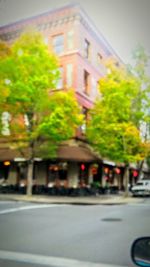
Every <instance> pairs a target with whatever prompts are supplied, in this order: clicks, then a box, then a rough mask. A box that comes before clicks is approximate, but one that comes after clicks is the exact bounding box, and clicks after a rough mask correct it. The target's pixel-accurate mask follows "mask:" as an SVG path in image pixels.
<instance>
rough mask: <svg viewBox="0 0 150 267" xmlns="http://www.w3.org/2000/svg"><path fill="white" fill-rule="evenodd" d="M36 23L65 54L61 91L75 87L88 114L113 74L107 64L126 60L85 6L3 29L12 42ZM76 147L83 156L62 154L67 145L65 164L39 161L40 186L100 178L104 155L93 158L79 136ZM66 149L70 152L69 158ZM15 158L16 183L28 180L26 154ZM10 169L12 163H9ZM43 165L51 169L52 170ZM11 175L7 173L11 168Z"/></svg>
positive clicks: (0, 31) (54, 47) (51, 45)
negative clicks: (102, 84) (103, 80)
mask: <svg viewBox="0 0 150 267" xmlns="http://www.w3.org/2000/svg"><path fill="white" fill-rule="evenodd" d="M30 27H32V28H36V29H37V30H38V31H40V32H41V33H42V34H43V37H44V40H45V43H46V44H47V45H48V46H49V49H50V50H52V51H53V52H54V53H56V54H57V55H58V56H59V59H60V72H61V78H60V80H59V81H58V84H57V89H58V90H59V89H64V88H68V89H69V88H73V89H74V90H75V93H76V97H77V100H78V102H79V104H80V105H81V107H82V112H83V114H84V115H85V117H87V116H88V110H89V109H90V108H91V107H92V105H93V103H94V101H95V99H96V97H97V96H98V95H99V93H98V90H97V84H98V81H99V80H100V78H101V77H103V76H104V75H105V74H106V73H107V69H106V67H105V64H104V63H105V62H106V60H108V59H110V58H111V59H113V60H114V61H115V63H116V64H117V65H119V64H122V62H121V60H120V59H119V57H118V56H117V55H116V53H115V51H114V50H113V49H112V47H111V46H110V45H109V44H108V42H107V41H106V40H105V38H104V37H103V36H102V35H101V33H100V32H99V31H98V30H97V28H96V27H95V26H94V24H93V23H92V22H91V20H90V18H89V17H88V15H87V14H86V13H85V12H84V10H82V8H81V7H80V6H79V5H76V4H72V5H68V6H65V7H62V8H59V9H56V10H52V11H49V12H47V13H44V14H41V15H37V16H34V17H32V18H28V19H24V20H22V21H18V22H15V23H12V24H9V25H6V26H3V27H0V39H1V40H3V41H6V42H8V43H12V42H13V41H14V40H15V39H16V38H17V37H18V36H19V35H20V34H21V32H23V31H25V30H26V29H28V28H30ZM85 127H86V125H82V127H81V131H80V133H79V135H80V137H81V136H82V134H83V135H84V130H85ZM70 147H73V148H72V151H73V149H74V147H78V148H79V150H80V151H78V152H77V153H81V154H82V153H83V154H82V158H80V157H75V154H74V153H73V152H72V151H71V152H70V151H68V152H67V150H65V152H62V151H64V150H63V149H65V148H64V147H63V148H61V149H60V150H61V152H60V151H59V152H60V155H59V156H58V160H60V161H61V162H59V164H58V161H57V163H56V162H52V163H50V162H38V161H36V162H35V178H36V182H38V184H45V183H46V184H49V183H51V182H53V181H54V180H59V179H57V178H58V177H60V176H61V177H63V179H62V180H63V181H64V180H65V181H66V180H67V182H68V181H69V184H70V186H74V185H75V186H77V184H78V183H79V180H80V182H81V180H82V179H81V178H82V176H84V180H85V181H86V183H87V184H88V183H91V182H93V179H94V177H96V178H95V179H96V180H98V179H99V178H98V176H100V175H101V176H102V171H101V170H99V167H96V168H95V167H93V166H96V165H93V164H96V163H97V162H99V157H97V156H96V155H94V154H92V152H90V153H91V154H90V156H89V157H86V155H87V153H88V152H87V151H86V152H85V151H83V150H84V149H87V148H85V147H84V149H83V145H82V146H81V145H80V144H79V142H78V144H77V141H76V144H75V143H74V140H73V141H72V144H71V145H70ZM81 147H82V148H81ZM1 151H2V150H1ZM63 153H65V154H64V157H63ZM66 153H68V156H66ZM69 153H71V154H69ZM3 155H4V154H3ZM70 155H71V156H70ZM71 157H72V158H71ZM1 160H5V161H7V160H9V158H7V157H6V158H5V157H3V156H2V152H1ZM10 160H13V164H11V165H12V168H11V172H10V174H11V175H9V176H11V177H14V178H13V181H14V179H19V178H18V177H19V176H21V175H22V177H23V179H25V177H24V176H25V175H24V174H23V173H25V171H23V170H21V168H22V169H23V168H24V169H25V168H26V166H25V163H24V162H23V163H22V161H23V159H21V157H20V155H16V154H14V155H13V156H12V157H11V158H10ZM15 162H17V164H18V165H17V166H19V164H20V166H21V168H20V169H18V172H17V175H18V176H17V178H16V172H15V168H16V164H15ZM84 164H85V165H86V166H85V165H84ZM68 166H69V167H68ZM97 166H98V165H97ZM6 168H7V169H8V168H10V166H9V165H8V166H7V167H6V166H5V169H6ZM84 168H86V170H85V169H84ZM43 169H46V174H45V172H43ZM5 173H7V172H6V171H5ZM37 173H38V175H37ZM59 173H60V175H59ZM83 174H84V175H83ZM96 174H97V176H96ZM6 176H8V174H7V175H6ZM39 177H40V178H39ZM37 180H38V181H37Z"/></svg>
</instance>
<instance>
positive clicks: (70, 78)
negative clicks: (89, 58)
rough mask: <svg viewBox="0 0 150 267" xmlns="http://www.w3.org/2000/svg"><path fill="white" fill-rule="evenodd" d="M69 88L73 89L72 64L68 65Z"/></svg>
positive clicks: (67, 78)
mask: <svg viewBox="0 0 150 267" xmlns="http://www.w3.org/2000/svg"><path fill="white" fill-rule="evenodd" d="M66 75H67V77H66V80H67V86H68V87H71V86H72V77H73V76H72V75H73V65H72V64H67V74H66Z"/></svg>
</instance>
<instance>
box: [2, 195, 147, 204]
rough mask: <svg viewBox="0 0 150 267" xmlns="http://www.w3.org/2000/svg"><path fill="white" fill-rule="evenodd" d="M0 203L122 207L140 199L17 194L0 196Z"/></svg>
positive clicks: (106, 196)
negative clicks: (17, 202)
mask: <svg viewBox="0 0 150 267" xmlns="http://www.w3.org/2000/svg"><path fill="white" fill-rule="evenodd" d="M0 201H23V202H31V203H44V204H45V203H46V204H76V205H121V204H122V205H123V204H129V203H133V204H134V203H142V202H143V199H142V198H134V197H132V196H129V197H124V196H123V195H104V196H102V195H98V196H90V197H87V196H84V197H65V196H45V195H40V196H39V195H32V196H27V195H18V194H0Z"/></svg>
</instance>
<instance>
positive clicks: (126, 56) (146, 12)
mask: <svg viewBox="0 0 150 267" xmlns="http://www.w3.org/2000/svg"><path fill="white" fill-rule="evenodd" d="M70 3H79V4H80V5H81V6H82V8H83V9H84V10H85V11H86V13H87V14H88V16H89V17H90V18H91V20H92V21H93V23H94V24H95V26H96V27H97V28H98V30H99V31H100V32H101V33H102V34H103V36H104V37H105V39H106V40H107V41H108V42H109V44H110V45H111V46H112V48H113V49H114V50H115V52H116V53H117V54H118V56H119V57H120V58H121V59H122V60H123V62H124V63H125V64H128V63H131V62H132V53H133V51H134V49H135V48H136V47H137V45H138V44H141V45H142V46H143V47H144V48H145V50H146V52H147V53H148V54H149V55H150V31H149V29H150V0H77V1H72V0H0V26H2V25H5V24H8V23H11V22H14V21H17V20H20V19H23V18H27V17H30V16H34V15H37V14H41V13H44V12H47V11H48V10H52V9H54V8H58V7H61V6H64V5H67V4H70Z"/></svg>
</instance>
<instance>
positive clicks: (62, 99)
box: [0, 30, 82, 158]
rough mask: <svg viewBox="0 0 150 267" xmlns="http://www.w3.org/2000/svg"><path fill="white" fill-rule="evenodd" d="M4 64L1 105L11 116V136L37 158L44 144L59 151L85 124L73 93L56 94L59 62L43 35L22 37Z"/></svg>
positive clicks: (19, 145) (0, 66)
mask: <svg viewBox="0 0 150 267" xmlns="http://www.w3.org/2000/svg"><path fill="white" fill-rule="evenodd" d="M1 63H2V64H1V65H0V72H1V83H0V90H1V91H2V92H3V94H5V101H3V102H2V101H1V104H2V105H1V106H2V110H3V111H8V112H9V113H10V114H11V124H10V127H11V136H12V137H13V138H16V139H17V142H16V147H17V148H19V149H20V150H22V149H23V148H24V147H27V148H29V151H30V158H33V157H34V156H35V154H36V153H37V152H39V153H40V151H39V149H40V147H41V148H42V147H43V144H44V143H46V142H49V144H51V147H52V146H53V144H54V146H53V147H54V148H56V145H58V143H60V142H61V141H62V140H65V139H68V138H70V137H72V135H73V134H74V132H75V129H76V128H77V127H78V126H79V125H80V124H81V123H82V117H81V115H80V109H79V107H78V104H77V102H76V99H75V95H74V94H73V92H71V91H60V92H58V91H56V92H55V90H54V89H55V88H56V84H57V81H58V79H59V76H60V73H59V61H58V59H57V57H56V56H55V55H54V54H53V53H51V52H50V51H49V49H48V47H47V46H46V45H45V44H44V41H43V38H42V36H41V35H40V33H38V32H34V31H32V30H30V31H29V32H26V33H24V34H22V35H21V36H20V38H19V39H18V40H16V42H15V43H14V44H13V45H12V46H11V48H10V53H7V56H3V54H2V56H1ZM6 91H7V92H8V93H7V94H6V93H5V92H6ZM19 140H20V141H19ZM37 146H38V149H37ZM48 149H49V146H47V150H48ZM52 150H53V149H52ZM43 157H44V155H43Z"/></svg>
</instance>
